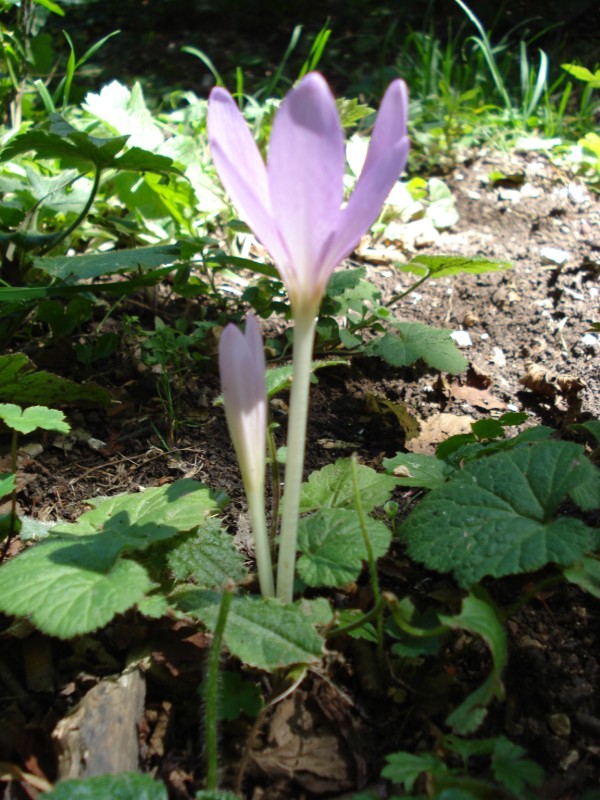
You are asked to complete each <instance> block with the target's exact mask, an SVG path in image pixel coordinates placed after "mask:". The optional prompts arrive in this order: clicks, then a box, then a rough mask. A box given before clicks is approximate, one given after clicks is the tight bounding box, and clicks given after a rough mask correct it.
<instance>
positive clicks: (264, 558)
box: [246, 484, 275, 597]
mask: <svg viewBox="0 0 600 800" xmlns="http://www.w3.org/2000/svg"><path fill="white" fill-rule="evenodd" d="M246 497H247V499H248V509H249V511H250V521H251V523H252V536H253V537H254V552H255V555H256V567H257V569H258V580H259V583H260V591H261V594H262V596H263V597H274V595H275V585H274V583H273V565H272V563H271V547H270V543H269V533H268V530H267V519H266V516H265V487H264V484H263V485H261V486H257V487H253V488H252V489H250V488H249V489H247V490H246Z"/></svg>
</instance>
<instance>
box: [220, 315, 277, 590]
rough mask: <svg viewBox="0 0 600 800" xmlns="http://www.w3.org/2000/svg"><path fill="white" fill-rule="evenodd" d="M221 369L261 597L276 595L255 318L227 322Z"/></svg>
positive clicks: (260, 348)
mask: <svg viewBox="0 0 600 800" xmlns="http://www.w3.org/2000/svg"><path fill="white" fill-rule="evenodd" d="M219 371H220V374H221V389H222V390H223V404H224V406H225V416H226V417H227V426H228V428H229V433H230V435H231V439H232V441H233V446H234V448H235V452H236V455H237V459H238V463H239V465H240V470H241V473H242V481H243V483H244V489H245V491H246V497H247V499H248V509H249V511H250V518H251V521H252V533H253V536H254V545H255V549H256V563H257V567H258V575H259V579H260V585H261V590H262V593H263V595H265V596H272V595H273V593H274V588H273V571H272V567H271V554H270V550H269V541H268V535H267V528H266V522H265V498H264V493H265V451H266V442H267V439H266V436H267V390H266V385H265V354H264V349H263V342H262V336H261V333H260V327H259V324H258V322H257V320H256V317H254V316H252V315H251V314H249V315H248V317H247V319H246V332H245V333H242V332H241V331H240V330H239V329H238V328H236V326H235V325H227V327H226V328H225V330H224V331H223V333H222V334H221V340H220V342H219Z"/></svg>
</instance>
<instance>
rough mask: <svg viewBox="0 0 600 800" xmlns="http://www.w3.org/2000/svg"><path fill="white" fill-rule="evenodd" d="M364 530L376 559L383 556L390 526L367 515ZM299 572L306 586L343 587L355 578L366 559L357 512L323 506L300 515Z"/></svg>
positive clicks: (388, 541) (385, 551)
mask: <svg viewBox="0 0 600 800" xmlns="http://www.w3.org/2000/svg"><path fill="white" fill-rule="evenodd" d="M366 527H367V533H368V535H369V540H370V542H371V548H372V550H373V555H374V557H375V558H380V557H381V556H383V555H385V554H386V553H387V551H388V549H389V546H390V541H391V538H392V536H391V532H390V529H389V528H388V527H387V525H385V524H384V523H383V522H380V521H379V520H375V519H370V518H368V519H367V521H366ZM298 549H299V551H300V552H301V553H302V555H301V556H300V559H299V561H298V574H299V575H300V577H301V578H302V580H303V581H304V582H305V583H306V584H308V586H343V585H344V584H346V583H349V582H350V581H353V580H355V579H356V578H357V577H358V575H359V573H360V570H361V568H362V564H363V561H366V560H367V557H368V556H367V549H366V547H365V543H364V539H363V534H362V531H361V527H360V522H359V519H358V515H357V514H356V512H354V511H350V510H346V509H340V508H335V509H334V508H324V509H321V510H320V511H317V513H316V514H311V515H310V516H308V517H303V518H302V519H301V520H300V524H299V526H298Z"/></svg>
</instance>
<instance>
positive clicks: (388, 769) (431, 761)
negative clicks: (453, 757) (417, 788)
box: [381, 753, 448, 792]
mask: <svg viewBox="0 0 600 800" xmlns="http://www.w3.org/2000/svg"><path fill="white" fill-rule="evenodd" d="M385 760H386V761H387V766H385V767H384V768H383V770H382V771H381V775H382V777H384V778H387V779H388V780H390V781H392V782H393V783H399V784H402V785H403V786H404V788H405V789H406V791H407V792H412V790H413V787H414V785H415V783H416V781H417V778H418V777H419V775H422V774H423V773H424V772H426V773H428V774H430V775H444V774H446V772H447V771H448V770H447V768H446V765H445V764H444V762H443V761H442V760H441V758H440V757H439V756H436V755H435V754H434V753H421V754H419V755H417V754H414V753H392V754H391V755H389V756H386V758H385Z"/></svg>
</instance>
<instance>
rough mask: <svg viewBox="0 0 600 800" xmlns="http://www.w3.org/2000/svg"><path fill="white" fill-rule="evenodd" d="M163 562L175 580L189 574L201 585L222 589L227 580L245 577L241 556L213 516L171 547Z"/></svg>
mask: <svg viewBox="0 0 600 800" xmlns="http://www.w3.org/2000/svg"><path fill="white" fill-rule="evenodd" d="M167 563H168V565H169V568H170V570H171V571H172V572H173V575H174V577H175V579H176V580H178V581H182V580H187V579H188V578H193V579H194V581H195V582H196V584H197V585H198V586H200V587H201V588H202V589H222V588H223V586H225V585H226V584H227V583H229V582H230V581H233V582H235V583H239V582H240V581H241V580H242V579H243V578H245V577H246V568H245V567H244V556H243V555H242V554H241V553H240V552H239V551H238V550H236V548H235V545H234V544H233V538H232V537H231V536H229V534H228V533H226V532H225V531H224V530H223V529H222V528H221V526H220V524H219V522H218V520H216V519H208V520H206V522H205V523H204V524H203V525H201V526H200V527H199V528H198V531H197V532H196V533H193V534H192V535H191V536H190V537H189V538H187V539H186V540H185V541H184V542H182V543H181V544H180V545H177V546H176V547H175V548H173V549H172V550H171V551H170V552H169V554H168V555H167Z"/></svg>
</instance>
